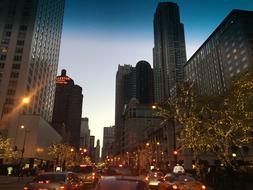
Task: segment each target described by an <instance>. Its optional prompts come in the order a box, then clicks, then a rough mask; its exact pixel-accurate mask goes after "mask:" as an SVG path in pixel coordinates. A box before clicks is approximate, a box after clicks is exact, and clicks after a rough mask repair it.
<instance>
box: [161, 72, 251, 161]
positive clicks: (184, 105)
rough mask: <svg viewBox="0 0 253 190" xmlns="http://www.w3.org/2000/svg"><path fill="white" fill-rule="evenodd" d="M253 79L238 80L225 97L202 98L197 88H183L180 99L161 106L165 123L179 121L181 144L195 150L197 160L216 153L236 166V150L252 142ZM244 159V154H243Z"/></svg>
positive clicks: (186, 86) (242, 78)
mask: <svg viewBox="0 0 253 190" xmlns="http://www.w3.org/2000/svg"><path fill="white" fill-rule="evenodd" d="M252 100H253V75H252V74H249V73H247V74H244V75H242V76H240V77H238V78H237V79H236V80H235V81H234V82H233V83H232V85H231V88H230V89H229V90H228V91H227V93H226V94H225V95H224V96H220V97H207V96H206V97H204V96H202V97H200V96H195V94H194V93H193V85H183V86H182V87H181V88H180V89H179V96H178V97H177V99H175V100H172V99H169V100H168V101H166V102H165V104H164V105H162V106H160V111H159V115H160V116H161V117H162V118H163V122H167V121H168V120H171V119H173V118H174V119H175V120H176V121H177V122H178V123H179V124H180V125H181V136H180V139H179V142H180V143H181V146H182V148H186V149H191V150H192V151H193V153H194V157H195V159H198V158H199V156H200V155H201V154H203V153H207V152H213V153H215V154H216V155H217V157H218V158H219V159H220V161H221V162H222V163H223V164H224V165H226V166H231V165H233V159H234V158H233V157H232V152H233V150H235V149H236V150H238V151H239V152H240V150H241V149H242V148H243V147H245V146H247V145H248V143H249V142H250V141H251V140H252V128H253V126H252V121H253V119H252V118H253V117H252V116H253V114H252V113H253V106H252ZM241 155H242V154H241Z"/></svg>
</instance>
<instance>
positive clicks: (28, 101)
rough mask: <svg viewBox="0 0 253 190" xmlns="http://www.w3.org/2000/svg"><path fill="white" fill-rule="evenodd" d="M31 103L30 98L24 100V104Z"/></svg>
mask: <svg viewBox="0 0 253 190" xmlns="http://www.w3.org/2000/svg"><path fill="white" fill-rule="evenodd" d="M29 103H30V98H29V97H24V98H22V104H29Z"/></svg>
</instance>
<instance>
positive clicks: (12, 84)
mask: <svg viewBox="0 0 253 190" xmlns="http://www.w3.org/2000/svg"><path fill="white" fill-rule="evenodd" d="M17 84H18V81H15V80H10V81H9V87H16V86H17Z"/></svg>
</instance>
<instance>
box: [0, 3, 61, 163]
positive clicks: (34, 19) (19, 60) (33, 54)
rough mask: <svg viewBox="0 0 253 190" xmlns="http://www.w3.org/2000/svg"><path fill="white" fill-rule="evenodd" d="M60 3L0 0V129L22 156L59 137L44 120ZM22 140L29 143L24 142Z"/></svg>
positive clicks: (54, 69) (48, 116)
mask: <svg viewBox="0 0 253 190" xmlns="http://www.w3.org/2000/svg"><path fill="white" fill-rule="evenodd" d="M64 3H65V1H64V0H56V1H52V0H2V1H0V10H1V14H0V116H1V118H0V132H1V133H2V135H4V136H8V137H9V138H11V139H12V141H11V143H12V145H14V146H17V148H18V149H19V150H21V149H23V150H24V158H42V157H41V155H39V154H38V152H36V150H39V149H40V150H42V149H43V150H44V149H46V147H47V146H49V145H50V143H52V142H53V141H54V142H58V141H60V138H61V137H60V136H59V135H58V134H57V132H56V131H55V130H53V128H52V127H51V126H50V124H49V123H50V122H51V119H52V113H53V102H54V91H55V77H56V75H57V68H58V59H59V51H60V42H61V33H62V24H63V14H64ZM23 97H29V98H30V101H26V103H28V104H26V105H24V104H22V99H23ZM26 100H27V99H26ZM21 125H23V126H24V128H25V129H23V130H22V129H21V128H20V126H21ZM27 131H29V133H28V132H27ZM45 134H46V137H47V138H45ZM24 139H25V140H26V141H27V142H29V143H26V144H24V143H23V142H24ZM42 139H43V143H42ZM38 148H39V149H38Z"/></svg>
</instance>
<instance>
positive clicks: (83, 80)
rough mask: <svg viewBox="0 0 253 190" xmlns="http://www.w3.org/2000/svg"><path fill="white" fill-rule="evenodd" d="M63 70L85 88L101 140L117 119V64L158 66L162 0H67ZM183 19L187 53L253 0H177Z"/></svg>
mask: <svg viewBox="0 0 253 190" xmlns="http://www.w3.org/2000/svg"><path fill="white" fill-rule="evenodd" d="M65 1H66V3H65V15H64V23H63V32H62V39H61V52H60V60H59V67H58V74H60V71H61V69H66V70H67V75H68V76H69V77H71V78H72V79H73V80H74V81H75V84H77V85H79V86H81V87H82V89H83V111H82V116H83V117H88V118H89V128H90V130H91V135H95V137H96V139H100V144H102V138H103V127H109V126H112V125H114V116H115V79H116V72H117V69H118V65H119V64H120V65H124V64H130V65H133V66H135V65H136V63H137V62H138V61H140V60H146V61H148V62H149V63H150V64H151V66H152V67H153V57H152V48H153V46H154V37H153V15H154V13H155V10H156V7H157V4H158V2H163V1H159V0H65ZM171 2H175V3H177V4H178V6H179V9H180V17H181V23H183V24H184V30H185V40H186V53H187V59H189V58H190V56H191V55H192V54H193V53H194V52H195V51H196V50H197V49H198V48H199V47H200V45H201V44H202V43H203V42H204V41H205V40H206V39H207V37H208V36H209V35H210V34H211V33H212V32H213V31H214V29H215V28H216V27H217V26H218V25H219V24H220V23H221V21H222V20H223V19H224V18H225V17H226V16H227V15H228V13H229V12H230V11H231V10H232V9H244V10H252V11H253V0H172V1H171Z"/></svg>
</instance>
